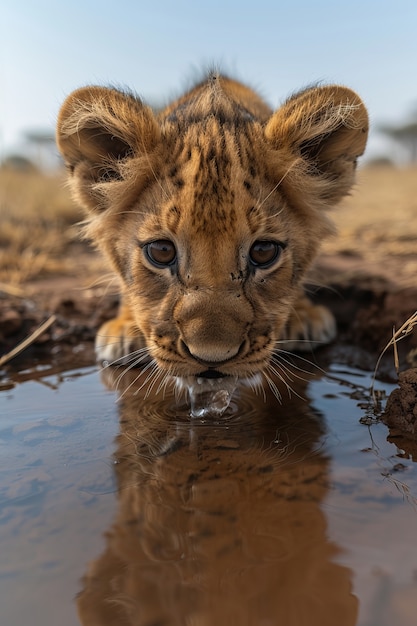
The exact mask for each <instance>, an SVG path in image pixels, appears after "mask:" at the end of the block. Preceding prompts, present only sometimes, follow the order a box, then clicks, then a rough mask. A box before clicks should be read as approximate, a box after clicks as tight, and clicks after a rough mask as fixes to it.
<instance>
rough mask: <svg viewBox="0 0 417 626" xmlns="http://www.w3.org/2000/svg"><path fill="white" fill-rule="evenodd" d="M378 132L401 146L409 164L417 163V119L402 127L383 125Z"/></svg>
mask: <svg viewBox="0 0 417 626" xmlns="http://www.w3.org/2000/svg"><path fill="white" fill-rule="evenodd" d="M416 118H417V113H416ZM378 130H379V131H380V132H381V133H383V134H384V135H386V136H387V137H388V138H389V139H392V140H393V141H394V142H395V143H397V145H399V146H400V148H401V149H402V151H403V154H404V157H405V160H406V162H407V163H412V164H414V163H417V119H416V120H414V121H411V122H408V123H406V124H403V125H402V126H389V125H381V126H379V128H378Z"/></svg>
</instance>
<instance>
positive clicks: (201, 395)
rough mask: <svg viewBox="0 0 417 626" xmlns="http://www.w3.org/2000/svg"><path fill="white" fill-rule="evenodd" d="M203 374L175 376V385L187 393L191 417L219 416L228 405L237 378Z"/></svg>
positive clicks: (235, 376) (234, 376) (208, 373)
mask: <svg viewBox="0 0 417 626" xmlns="http://www.w3.org/2000/svg"><path fill="white" fill-rule="evenodd" d="M205 374H206V372H202V375H201V376H182V377H177V378H176V386H177V388H178V389H179V390H180V391H183V390H185V391H186V392H187V393H188V396H189V402H190V413H191V417H199V418H205V417H220V416H221V415H223V413H224V412H225V411H226V409H227V408H228V407H229V405H230V402H231V400H232V396H233V393H234V392H235V389H236V387H237V384H238V380H239V378H238V376H237V375H233V376H213V375H211V373H210V372H207V376H205Z"/></svg>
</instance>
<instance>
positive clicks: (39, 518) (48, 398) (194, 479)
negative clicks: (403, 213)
mask: <svg viewBox="0 0 417 626" xmlns="http://www.w3.org/2000/svg"><path fill="white" fill-rule="evenodd" d="M136 377H138V372H127V373H125V374H124V375H121V372H117V371H116V372H114V371H112V370H110V369H109V370H106V371H105V372H103V373H101V374H100V373H99V372H97V371H96V370H95V369H92V370H78V371H73V372H68V373H66V374H64V375H54V376H50V375H44V376H42V377H40V378H39V379H38V380H37V381H33V380H32V381H30V380H29V381H26V382H22V383H19V384H18V385H16V386H14V387H13V386H10V388H7V386H5V388H4V389H3V391H1V392H0V450H1V465H0V554H1V561H0V579H1V585H0V623H1V624H5V625H6V624H7V625H9V624H10V625H12V624H13V625H14V624H16V626H23V625H24V624H31V626H41V625H42V626H56V624H60V626H75V625H76V624H80V623H81V624H82V625H84V626H96V625H98V624H100V625H101V626H106V625H109V626H110V625H112V626H114V625H116V624H117V625H118V626H119V625H120V626H121V625H122V624H126V625H128V624H132V625H133V624H134V625H141V626H142V625H143V626H151V625H153V626H156V625H161V626H162V625H166V626H171V625H172V626H184V625H185V624H187V625H192V626H213V625H216V626H223V625H224V626H232V625H234V624H236V625H237V624H239V626H274V625H275V624H277V625H278V624H286V625H288V626H291V625H294V626H327V625H328V626H335V625H336V624H337V626H392V625H393V624H395V626H411V625H412V624H415V615H416V613H417V551H416V549H415V537H416V530H417V515H416V503H417V473H416V465H415V463H414V462H413V460H412V459H411V458H409V456H408V455H407V453H406V452H404V451H402V450H400V449H398V448H397V447H396V446H395V445H394V444H392V443H388V442H387V435H388V430H387V428H386V427H385V426H384V425H383V424H381V423H374V421H373V420H372V419H371V417H369V416H368V417H369V419H367V413H366V409H365V408H364V407H363V402H364V397H365V396H364V390H366V389H367V388H369V385H370V382H371V381H370V376H368V375H367V374H366V373H363V372H359V371H355V370H352V369H349V368H346V367H343V368H339V367H337V366H333V367H332V368H330V370H329V372H328V374H327V375H324V374H323V375H315V376H314V377H312V379H311V380H310V381H309V382H308V384H306V385H304V386H301V387H300V388H299V389H298V388H297V390H296V391H297V393H299V395H300V396H302V397H307V399H308V400H307V401H306V400H303V399H301V398H299V397H298V396H297V393H294V394H292V397H291V398H288V394H287V393H286V391H285V390H284V392H283V395H284V403H283V405H282V406H280V405H279V404H278V403H277V401H276V399H275V397H274V396H273V395H272V393H270V392H269V391H267V390H265V395H264V394H263V393H259V394H258V395H255V394H254V392H253V391H252V390H251V389H249V388H247V389H246V388H240V389H239V391H238V393H237V394H236V393H235V395H234V396H233V398H232V402H231V404H230V406H229V408H228V409H227V411H226V412H225V413H224V414H223V415H222V416H218V417H217V418H215V417H212V418H204V419H203V418H201V419H200V418H198V417H194V418H190V417H189V415H188V411H187V409H186V407H182V408H180V409H178V408H176V406H178V405H177V404H176V403H175V398H174V397H171V396H170V395H169V393H168V394H167V395H166V397H165V400H163V401H162V399H161V395H160V394H157V393H156V390H154V389H150V388H149V385H148V386H147V385H144V380H141V377H140V376H139V377H138V379H136ZM115 386H117V387H118V390H119V391H118V392H116V391H114V387H115ZM378 387H379V388H383V386H382V385H381V384H379V385H378ZM384 388H385V390H386V391H387V393H388V392H389V391H390V390H391V387H390V386H389V385H386V386H385V387H384ZM360 420H361V421H362V423H361V422H360Z"/></svg>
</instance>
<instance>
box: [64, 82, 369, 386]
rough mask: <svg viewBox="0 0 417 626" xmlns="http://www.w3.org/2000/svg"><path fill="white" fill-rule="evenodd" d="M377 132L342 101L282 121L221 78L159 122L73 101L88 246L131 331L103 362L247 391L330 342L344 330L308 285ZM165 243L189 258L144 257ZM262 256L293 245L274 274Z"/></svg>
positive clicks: (331, 98)
mask: <svg viewBox="0 0 417 626" xmlns="http://www.w3.org/2000/svg"><path fill="white" fill-rule="evenodd" d="M367 130H368V120H367V113H366V109H365V107H364V105H363V104H362V102H361V100H360V99H359V97H358V96H357V95H356V94H355V93H354V92H352V91H351V90H349V89H347V88H345V87H340V86H324V87H313V88H311V89H307V90H305V91H303V92H301V93H300V94H298V95H295V96H293V97H292V98H290V99H289V100H288V101H287V102H286V103H285V104H284V105H283V106H282V107H281V108H279V109H278V110H277V111H276V112H272V111H271V110H270V109H269V108H268V106H267V105H266V104H265V103H264V102H263V101H262V100H261V98H260V97H259V96H258V95H257V94H255V93H254V92H253V91H252V90H250V89H249V88H248V87H246V86H244V85H242V84H240V83H238V82H236V81H233V80H230V79H228V78H225V77H221V76H217V75H213V76H210V77H208V78H207V80H205V81H204V82H202V83H201V84H199V85H197V86H196V87H195V88H194V89H192V90H191V91H190V92H188V93H187V94H185V95H184V96H183V97H181V98H180V99H179V100H177V101H176V102H174V103H172V104H171V105H170V106H168V107H167V108H166V109H165V110H164V111H162V112H161V113H160V114H159V115H156V114H154V113H153V112H152V110H151V109H150V108H148V107H146V106H145V105H144V104H143V103H142V102H141V101H140V100H139V99H138V98H136V97H134V96H133V95H131V94H126V93H122V92H120V91H117V90H115V89H105V88H102V87H86V88H84V89H80V90H78V91H75V92H74V93H73V94H71V95H70V96H69V97H68V99H67V100H66V102H65V103H64V105H63V107H62V109H61V112H60V115H59V120H58V130H57V140H58V145H59V148H60V150H61V152H62V154H63V156H64V158H65V161H66V162H67V164H68V166H69V169H70V172H71V184H72V188H73V190H74V194H75V197H76V198H77V200H78V201H79V202H80V203H81V204H83V206H84V207H85V208H86V209H87V211H88V212H89V215H90V219H89V224H88V228H87V233H88V235H89V236H90V237H91V238H92V239H93V240H94V241H95V243H96V244H97V246H98V247H99V248H100V249H101V250H103V252H104V253H105V254H106V255H107V256H108V257H109V258H110V260H111V262H112V263H113V266H114V268H115V270H116V272H117V273H118V275H119V276H120V279H121V284H122V291H123V306H122V308H121V312H120V315H119V317H118V318H117V319H116V320H113V321H110V322H108V323H107V324H105V325H104V327H103V328H102V329H101V330H100V331H99V335H98V339H97V354H98V358H99V359H104V360H107V361H113V360H115V359H119V358H121V357H128V358H129V356H128V355H129V352H130V351H131V350H133V349H135V348H138V347H146V348H147V353H148V356H149V357H150V358H151V359H153V360H154V361H155V362H156V364H157V366H158V368H159V369H160V370H163V371H165V372H167V373H169V374H172V375H175V376H190V375H195V374H198V373H201V371H202V370H204V371H205V370H207V369H209V368H213V369H214V368H215V369H216V370H217V371H219V372H221V373H222V374H237V375H238V376H240V377H247V376H250V375H252V374H253V373H255V372H258V371H262V370H264V369H265V368H266V367H267V365H268V362H269V360H270V358H271V355H272V354H273V352H274V351H275V350H276V349H277V348H279V347H280V345H281V343H280V342H281V341H282V340H283V339H285V340H287V341H288V342H289V343H288V344H287V346H289V347H291V348H305V347H308V348H310V347H311V346H312V345H315V344H317V343H319V342H326V341H329V340H331V339H332V338H333V337H334V334H335V325H334V320H333V318H332V316H331V315H330V314H329V313H328V312H327V311H326V310H324V309H323V308H321V307H320V308H317V307H314V306H313V305H312V304H311V303H310V302H309V301H308V300H307V299H306V297H305V296H304V294H303V292H302V281H303V278H304V276H305V273H306V271H307V269H308V268H309V266H310V265H311V262H312V261H313V259H314V257H315V256H316V254H317V251H318V248H319V245H320V243H321V241H322V239H323V238H324V237H326V236H327V235H329V233H331V232H332V226H331V223H330V222H329V220H328V217H327V214H326V210H327V209H329V208H331V207H332V206H333V205H334V204H335V203H337V202H338V201H339V200H340V199H341V198H342V197H343V196H344V195H345V194H347V193H348V192H349V190H350V188H351V186H352V184H353V182H354V172H355V166H356V159H357V157H358V156H359V155H361V154H362V153H363V151H364V148H365V144H366V138H367ZM160 240H163V241H169V242H172V243H173V244H174V245H175V250H176V254H177V261H176V263H175V264H174V265H172V266H171V267H155V266H154V265H153V264H152V263H151V262H150V260H149V257H148V256H147V254H146V250H147V244H149V243H150V242H154V241H160ZM259 241H262V242H281V243H282V244H283V249H282V250H281V254H280V256H279V258H277V259H276V260H275V261H274V262H273V263H272V264H271V265H270V266H269V267H265V268H263V267H262V268H260V267H256V266H254V265H253V264H252V263H251V261H250V251H251V247H252V245H253V244H254V242H259ZM140 358H141V357H138V360H140ZM131 359H133V357H131Z"/></svg>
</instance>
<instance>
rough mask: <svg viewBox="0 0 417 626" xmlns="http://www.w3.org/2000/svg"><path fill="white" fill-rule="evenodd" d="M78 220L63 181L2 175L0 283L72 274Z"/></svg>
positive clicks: (6, 172)
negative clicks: (73, 246)
mask: <svg viewBox="0 0 417 626" xmlns="http://www.w3.org/2000/svg"><path fill="white" fill-rule="evenodd" d="M80 218H81V212H80V211H78V210H77V208H76V207H75V206H74V203H73V202H72V200H71V198H70V196H69V192H68V190H67V189H66V188H65V184H64V178H63V176H59V175H55V176H47V175H43V174H39V173H21V172H14V171H10V170H0V282H2V283H5V285H12V286H13V285H14V286H16V285H19V284H22V283H25V282H27V281H29V280H31V279H33V278H38V277H41V276H45V275H50V274H60V273H68V272H70V271H71V269H72V264H71V261H70V259H69V258H68V256H69V255H68V248H69V246H70V245H71V243H73V242H74V241H75V240H76V239H77V236H78V235H77V231H78V229H77V228H76V227H75V226H74V224H75V223H76V222H77V221H78V220H79V219H80Z"/></svg>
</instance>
